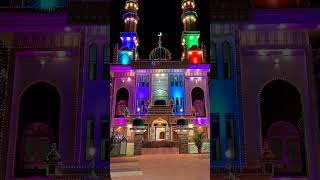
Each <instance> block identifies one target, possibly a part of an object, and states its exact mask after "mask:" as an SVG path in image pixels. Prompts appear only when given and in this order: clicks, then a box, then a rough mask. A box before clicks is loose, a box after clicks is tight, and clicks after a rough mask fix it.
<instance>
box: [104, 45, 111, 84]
mask: <svg viewBox="0 0 320 180" xmlns="http://www.w3.org/2000/svg"><path fill="white" fill-rule="evenodd" d="M109 64H110V44H107V43H106V44H105V45H104V47H103V79H104V80H109V79H110V74H109Z"/></svg>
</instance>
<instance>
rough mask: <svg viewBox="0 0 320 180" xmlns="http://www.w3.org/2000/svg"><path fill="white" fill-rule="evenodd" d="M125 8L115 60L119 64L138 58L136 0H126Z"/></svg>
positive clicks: (137, 5) (128, 62)
mask: <svg viewBox="0 0 320 180" xmlns="http://www.w3.org/2000/svg"><path fill="white" fill-rule="evenodd" d="M125 9H126V12H125V14H124V15H123V17H122V19H123V21H124V24H125V28H124V32H121V33H120V39H121V48H120V49H119V50H118V51H117V61H115V62H118V63H120V64H130V63H131V61H132V60H134V59H138V54H137V47H138V46H139V40H138V35H137V25H138V21H139V17H138V9H139V4H138V0H127V1H126V5H125Z"/></svg>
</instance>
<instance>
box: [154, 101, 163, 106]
mask: <svg viewBox="0 0 320 180" xmlns="http://www.w3.org/2000/svg"><path fill="white" fill-rule="evenodd" d="M154 105H156V106H165V105H166V101H165V100H155V101H154Z"/></svg>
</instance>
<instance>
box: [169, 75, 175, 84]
mask: <svg viewBox="0 0 320 180" xmlns="http://www.w3.org/2000/svg"><path fill="white" fill-rule="evenodd" d="M170 80H171V87H173V86H174V77H173V75H171V78H170Z"/></svg>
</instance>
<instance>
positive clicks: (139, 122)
mask: <svg viewBox="0 0 320 180" xmlns="http://www.w3.org/2000/svg"><path fill="white" fill-rule="evenodd" d="M132 126H140V127H141V126H144V122H143V120H142V119H140V118H135V119H134V120H133V122H132Z"/></svg>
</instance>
